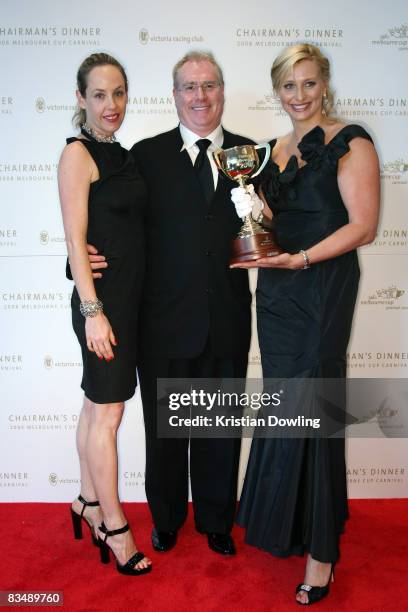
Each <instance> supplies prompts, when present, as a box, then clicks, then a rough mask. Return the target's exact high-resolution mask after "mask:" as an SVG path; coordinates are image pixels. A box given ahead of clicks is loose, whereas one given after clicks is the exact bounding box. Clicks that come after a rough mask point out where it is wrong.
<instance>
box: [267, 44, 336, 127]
mask: <svg viewBox="0 0 408 612" xmlns="http://www.w3.org/2000/svg"><path fill="white" fill-rule="evenodd" d="M305 59H308V60H313V61H315V62H316V64H317V65H318V67H319V70H320V76H321V77H322V79H323V81H324V82H325V84H326V96H325V97H324V98H323V103H322V104H323V110H324V111H325V113H326V115H330V114H332V115H333V114H334V113H333V110H334V93H333V90H332V88H331V86H330V76H331V75H330V62H329V60H328V58H327V57H326V56H325V55H323V53H322V52H321V51H320V49H319V47H316V46H315V45H309V44H307V43H301V44H299V45H292V46H290V47H286V49H284V50H283V51H282V53H280V54H279V55H278V57H277V58H276V59H275V61H274V62H273V64H272V68H271V78H272V85H273V88H274V90H275V92H277V91H278V90H279V89H280V88H281V87H282V85H283V83H284V81H285V79H287V77H288V75H289V74H291V72H292V70H293V67H294V66H295V64H297V63H298V62H301V61H302V60H305Z"/></svg>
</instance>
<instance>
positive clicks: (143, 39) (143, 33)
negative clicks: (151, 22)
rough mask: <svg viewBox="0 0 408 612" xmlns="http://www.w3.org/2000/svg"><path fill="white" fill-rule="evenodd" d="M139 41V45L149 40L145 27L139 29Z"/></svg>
mask: <svg viewBox="0 0 408 612" xmlns="http://www.w3.org/2000/svg"><path fill="white" fill-rule="evenodd" d="M139 42H140V44H141V45H147V43H148V42H149V32H148V30H146V28H142V29H141V30H139Z"/></svg>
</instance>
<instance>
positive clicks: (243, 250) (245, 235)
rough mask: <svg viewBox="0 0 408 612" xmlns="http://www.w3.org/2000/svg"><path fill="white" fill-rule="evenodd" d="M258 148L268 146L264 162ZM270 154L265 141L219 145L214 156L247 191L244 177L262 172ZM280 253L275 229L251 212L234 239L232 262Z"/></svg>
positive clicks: (226, 171) (221, 168)
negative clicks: (227, 146) (236, 145)
mask: <svg viewBox="0 0 408 612" xmlns="http://www.w3.org/2000/svg"><path fill="white" fill-rule="evenodd" d="M258 149H265V157H264V160H263V162H262V163H260V161H259V156H258V153H257V150H258ZM270 154H271V147H270V145H269V144H268V143H265V144H262V145H251V144H247V145H241V146H238V147H231V148H230V149H217V150H216V151H214V153H213V156H214V160H215V163H216V165H217V168H218V170H219V171H220V172H222V173H223V174H224V175H225V176H227V177H228V178H229V179H232V180H233V181H236V182H237V183H238V184H239V186H240V187H243V188H244V189H245V190H246V191H247V187H246V184H245V181H246V180H248V179H250V178H254V177H255V176H257V175H258V174H260V173H261V172H262V170H263V169H264V167H265V165H266V163H267V162H268V159H269V157H270ZM279 253H282V249H281V248H280V247H279V246H278V245H277V244H276V239H275V236H274V234H273V232H272V231H271V230H267V229H265V228H263V227H262V225H260V224H259V223H258V222H257V221H254V219H253V218H252V214H251V213H250V214H249V215H247V216H246V217H245V219H244V223H243V225H242V227H241V229H240V231H239V233H238V235H237V237H236V238H234V240H233V241H232V256H231V259H230V263H231V264H236V263H241V262H244V261H255V260H257V259H259V258H260V257H270V256H273V255H279Z"/></svg>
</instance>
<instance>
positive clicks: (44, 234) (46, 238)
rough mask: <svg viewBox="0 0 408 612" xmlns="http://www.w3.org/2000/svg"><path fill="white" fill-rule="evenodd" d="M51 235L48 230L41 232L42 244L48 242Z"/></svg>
mask: <svg viewBox="0 0 408 612" xmlns="http://www.w3.org/2000/svg"><path fill="white" fill-rule="evenodd" d="M49 239H50V237H49V234H48V232H47V231H46V230H42V231H41V232H40V244H48V241H49Z"/></svg>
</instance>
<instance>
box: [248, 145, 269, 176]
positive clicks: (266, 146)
mask: <svg viewBox="0 0 408 612" xmlns="http://www.w3.org/2000/svg"><path fill="white" fill-rule="evenodd" d="M254 149H265V157H264V160H263V162H262V164H261V165H260V166H259V168H258V170H257V171H256V172H255V174H252V175H251V178H254V177H255V176H258V174H261V172H262V170H263V169H264V168H265V166H266V164H267V163H268V160H269V158H270V156H271V145H270V144H269V142H265V144H259V145H256V146H255V147H254Z"/></svg>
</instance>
